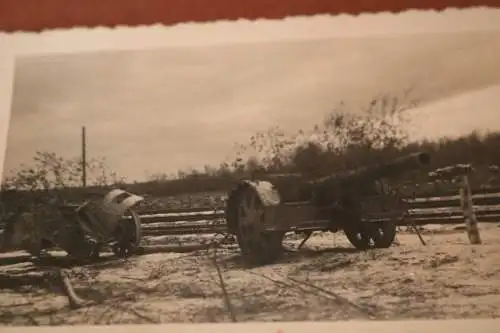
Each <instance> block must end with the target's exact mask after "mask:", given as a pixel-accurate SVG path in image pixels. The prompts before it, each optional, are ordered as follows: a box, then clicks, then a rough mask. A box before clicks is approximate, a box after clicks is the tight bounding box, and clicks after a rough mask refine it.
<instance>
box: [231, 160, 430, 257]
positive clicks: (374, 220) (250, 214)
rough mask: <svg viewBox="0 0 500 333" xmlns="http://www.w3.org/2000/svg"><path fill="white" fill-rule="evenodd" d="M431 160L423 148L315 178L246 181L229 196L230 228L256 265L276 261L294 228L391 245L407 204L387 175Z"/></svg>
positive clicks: (363, 246) (362, 245)
mask: <svg viewBox="0 0 500 333" xmlns="http://www.w3.org/2000/svg"><path fill="white" fill-rule="evenodd" d="M429 162H430V156H429V154H427V153H424V152H420V153H414V154H410V155H407V156H404V157H401V158H398V159H395V160H393V161H390V162H387V163H383V164H379V165H373V166H369V167H364V168H358V169H355V170H349V171H345V172H339V173H335V174H332V175H329V176H327V177H322V178H318V179H313V180H307V179H305V178H302V177H300V175H299V176H298V175H296V174H292V175H289V176H286V174H285V175H283V176H282V177H279V176H278V177H273V175H270V177H269V178H272V179H273V180H271V181H270V180H263V179H261V180H242V181H241V182H239V183H238V185H237V186H236V187H235V188H234V189H233V190H231V191H230V193H229V195H228V200H227V205H226V221H227V226H228V230H229V232H231V233H232V234H234V235H235V236H236V238H237V241H238V245H239V247H240V249H241V252H242V254H243V256H244V257H245V259H246V260H247V262H249V263H251V264H257V265H259V264H268V263H272V262H274V261H275V260H277V258H278V257H279V256H280V255H281V253H282V252H283V247H282V241H283V238H284V235H285V233H287V232H290V231H295V232H305V233H308V234H309V235H310V234H311V233H312V232H313V231H331V232H338V231H341V230H342V231H343V232H344V233H345V235H346V236H347V238H348V240H349V241H350V242H351V244H352V245H354V247H356V248H357V249H360V250H367V249H370V248H386V247H389V246H391V244H392V243H393V241H394V238H395V234H396V225H397V222H398V221H400V220H402V219H404V217H405V215H406V213H407V211H408V207H407V204H406V201H405V200H404V199H403V198H401V197H400V195H399V194H398V191H397V190H396V189H394V188H392V187H391V186H390V183H389V182H388V181H387V180H388V179H390V178H393V177H398V176H403V175H405V174H406V173H409V172H411V171H414V170H418V169H420V168H421V167H423V166H425V165H427V164H429Z"/></svg>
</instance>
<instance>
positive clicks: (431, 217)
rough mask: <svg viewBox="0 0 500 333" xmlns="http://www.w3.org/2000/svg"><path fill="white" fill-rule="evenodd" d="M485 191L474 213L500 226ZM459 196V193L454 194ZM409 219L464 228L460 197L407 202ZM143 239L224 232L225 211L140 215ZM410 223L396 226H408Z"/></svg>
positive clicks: (499, 194) (493, 198) (494, 196)
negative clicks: (457, 225)
mask: <svg viewBox="0 0 500 333" xmlns="http://www.w3.org/2000/svg"><path fill="white" fill-rule="evenodd" d="M495 190H496V193H491V192H492V191H491V190H484V191H481V193H476V194H475V195H473V197H472V198H473V204H474V206H473V207H474V212H475V214H476V217H477V219H478V221H479V223H495V222H498V223H500V190H499V189H495ZM456 192H458V191H456ZM408 201H409V206H410V211H409V217H411V220H413V221H412V223H414V224H416V225H430V224H437V225H446V224H464V213H463V211H462V209H461V206H460V196H459V195H458V193H457V194H456V195H448V196H442V197H437V196H433V197H419V198H414V199H410V200H408ZM140 216H141V221H142V224H143V228H144V229H143V230H144V235H145V236H160V235H182V234H211V233H219V232H224V231H225V230H226V224H225V220H224V211H223V209H221V208H218V209H199V208H197V209H194V208H185V209H177V210H156V211H150V212H141V214H140ZM409 222H410V221H409V219H408V220H405V221H401V222H400V223H399V225H403V226H404V225H408V224H409Z"/></svg>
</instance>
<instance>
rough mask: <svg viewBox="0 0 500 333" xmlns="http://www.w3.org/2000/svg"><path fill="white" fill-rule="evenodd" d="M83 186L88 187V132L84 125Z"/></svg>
mask: <svg viewBox="0 0 500 333" xmlns="http://www.w3.org/2000/svg"><path fill="white" fill-rule="evenodd" d="M82 186H83V187H87V133H86V130H85V126H82Z"/></svg>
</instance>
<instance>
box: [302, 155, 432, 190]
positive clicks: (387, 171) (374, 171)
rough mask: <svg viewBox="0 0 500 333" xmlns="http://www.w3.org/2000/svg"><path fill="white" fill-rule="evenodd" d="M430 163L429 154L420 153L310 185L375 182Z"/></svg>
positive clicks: (331, 176)
mask: <svg viewBox="0 0 500 333" xmlns="http://www.w3.org/2000/svg"><path fill="white" fill-rule="evenodd" d="M430 161H431V157H430V155H429V154H428V153H426V152H418V153H413V154H409V155H406V156H403V157H399V158H397V159H395V160H392V161H389V162H387V163H382V164H379V165H375V166H368V167H364V168H359V169H354V170H349V171H345V172H340V173H335V174H333V175H329V176H326V177H322V178H318V179H315V180H312V181H310V182H309V183H310V184H322V183H328V182H330V181H335V180H337V181H338V180H343V181H349V180H354V179H359V180H360V181H369V180H372V179H373V180H375V179H377V178H385V177H390V176H397V175H400V174H403V173H405V172H409V171H411V170H416V169H419V168H421V167H422V166H425V165H428V164H429V163H430Z"/></svg>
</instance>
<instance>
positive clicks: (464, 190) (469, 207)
mask: <svg viewBox="0 0 500 333" xmlns="http://www.w3.org/2000/svg"><path fill="white" fill-rule="evenodd" d="M460 183H461V184H460V185H461V186H460V204H461V206H462V210H463V212H464V218H465V225H466V228H467V236H468V237H469V241H470V243H471V244H481V243H482V241H481V236H480V235H479V228H478V227H477V217H476V214H475V213H474V207H473V202H472V191H471V189H470V184H469V177H468V176H467V175H463V176H462V179H461V182H460Z"/></svg>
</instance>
